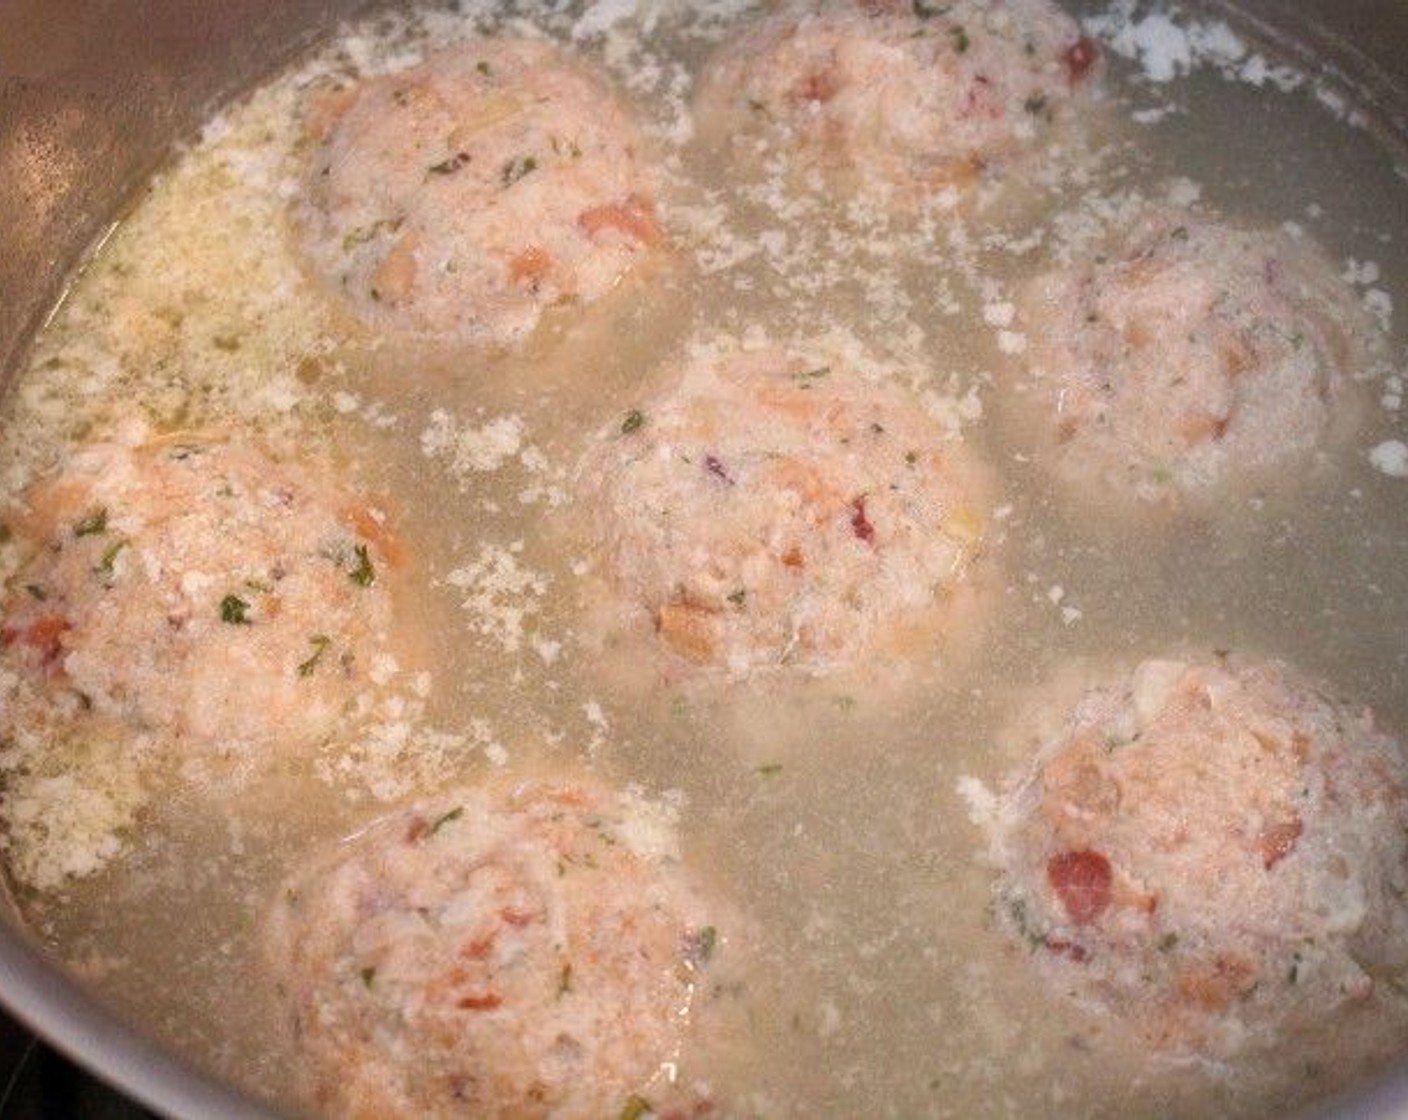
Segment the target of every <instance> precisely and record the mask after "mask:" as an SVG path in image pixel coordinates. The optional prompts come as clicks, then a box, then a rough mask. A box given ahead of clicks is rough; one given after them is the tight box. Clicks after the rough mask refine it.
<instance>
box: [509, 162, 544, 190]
mask: <svg viewBox="0 0 1408 1120" xmlns="http://www.w3.org/2000/svg"><path fill="white" fill-rule="evenodd" d="M537 170H538V161H537V160H536V159H534V158H533V157H532V156H523V157H521V158H518V159H511V160H509V161H508V162H507V163H506V164H504V169H503V173H502V179H503V184H504V187H505V189H507V188H508V187H511V186H513V184H514V183H516V182H518V180H520V179H522V178H523V177H524V176H525V175H530V174H532V173H533V172H534V171H537Z"/></svg>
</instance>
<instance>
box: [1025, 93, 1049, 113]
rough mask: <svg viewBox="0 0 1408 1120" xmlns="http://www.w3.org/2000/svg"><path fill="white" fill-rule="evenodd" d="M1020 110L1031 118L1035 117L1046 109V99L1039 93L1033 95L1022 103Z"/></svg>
mask: <svg viewBox="0 0 1408 1120" xmlns="http://www.w3.org/2000/svg"><path fill="white" fill-rule="evenodd" d="M1022 108H1023V109H1025V110H1026V111H1027V112H1028V113H1030V114H1031V115H1032V116H1036V115H1037V114H1038V113H1040V112H1041V111H1042V110H1043V109H1045V108H1046V98H1045V97H1044V96H1043V95H1042V94H1039V93H1034V94H1032V95H1031V96H1030V97H1028V98H1027V99H1026V100H1025V101H1023V102H1022Z"/></svg>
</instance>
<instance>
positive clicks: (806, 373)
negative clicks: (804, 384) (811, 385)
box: [793, 366, 831, 381]
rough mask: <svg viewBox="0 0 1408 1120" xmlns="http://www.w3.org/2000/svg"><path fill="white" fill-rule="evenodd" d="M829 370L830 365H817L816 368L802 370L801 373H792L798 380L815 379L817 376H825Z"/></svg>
mask: <svg viewBox="0 0 1408 1120" xmlns="http://www.w3.org/2000/svg"><path fill="white" fill-rule="evenodd" d="M830 372H831V367H830V366H817V367H816V369H808V370H803V371H802V372H801V373H798V374H794V375H793V376H795V377H796V379H797V380H798V381H815V380H816V379H817V378H818V377H825V376H826V375H827V374H828V373H830Z"/></svg>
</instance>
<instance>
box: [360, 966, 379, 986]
mask: <svg viewBox="0 0 1408 1120" xmlns="http://www.w3.org/2000/svg"><path fill="white" fill-rule="evenodd" d="M375 980H376V969H374V968H371V967H367V968H364V969H362V984H363V986H364V987H367V988H370V987H371V986H372V984H373V982H374V981H375Z"/></svg>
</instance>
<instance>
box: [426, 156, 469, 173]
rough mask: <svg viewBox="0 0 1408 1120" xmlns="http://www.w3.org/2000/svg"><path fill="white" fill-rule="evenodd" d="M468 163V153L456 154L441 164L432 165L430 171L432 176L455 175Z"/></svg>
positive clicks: (443, 160)
mask: <svg viewBox="0 0 1408 1120" xmlns="http://www.w3.org/2000/svg"><path fill="white" fill-rule="evenodd" d="M468 163H469V153H468V152H456V153H455V154H454V155H452V156H448V157H446V158H445V159H442V160H441V161H440V162H439V163H432V164H431V165H430V168H429V170H430V174H432V175H453V174H454V173H455V172H456V171H458V170H460V168H462V167H465V166H466V165H468Z"/></svg>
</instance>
